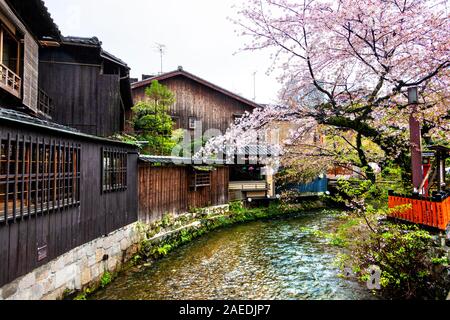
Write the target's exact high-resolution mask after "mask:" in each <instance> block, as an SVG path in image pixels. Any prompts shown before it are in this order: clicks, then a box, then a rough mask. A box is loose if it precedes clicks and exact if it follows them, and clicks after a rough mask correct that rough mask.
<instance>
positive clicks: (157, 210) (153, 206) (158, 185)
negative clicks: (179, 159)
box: [139, 164, 229, 223]
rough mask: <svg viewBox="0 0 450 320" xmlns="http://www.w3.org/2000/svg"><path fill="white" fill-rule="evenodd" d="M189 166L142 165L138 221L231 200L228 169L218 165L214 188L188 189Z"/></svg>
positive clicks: (140, 170) (213, 180)
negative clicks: (229, 196) (229, 197)
mask: <svg viewBox="0 0 450 320" xmlns="http://www.w3.org/2000/svg"><path fill="white" fill-rule="evenodd" d="M189 170H190V168H189V167H183V166H179V167H177V166H167V167H152V166H150V165H148V164H140V165H139V220H140V221H142V222H147V223H149V222H153V221H156V220H158V219H161V218H162V217H163V215H164V214H166V213H171V214H176V215H178V214H183V213H186V212H188V211H189V210H190V209H193V208H203V207H208V206H216V205H222V204H227V203H228V183H229V170H228V168H227V167H219V168H217V169H216V170H215V171H213V172H212V173H211V174H212V176H211V187H204V188H201V189H199V190H198V191H194V190H191V189H190V188H189Z"/></svg>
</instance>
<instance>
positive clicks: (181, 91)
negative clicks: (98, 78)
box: [127, 67, 260, 133]
mask: <svg viewBox="0 0 450 320" xmlns="http://www.w3.org/2000/svg"><path fill="white" fill-rule="evenodd" d="M153 80H158V81H159V82H160V83H162V84H164V85H165V86H167V87H168V88H169V89H170V90H171V91H172V92H174V94H175V99H176V103H175V104H174V105H173V106H172V107H171V108H170V113H171V116H172V118H173V120H174V122H175V123H176V128H177V129H180V128H181V129H186V130H192V131H194V130H195V128H196V122H197V125H198V122H201V125H202V129H203V130H202V131H203V132H205V131H207V130H209V129H218V130H220V131H221V132H222V133H225V131H226V130H227V129H228V127H229V126H230V125H231V124H232V123H233V121H234V120H235V119H236V118H241V117H242V116H243V115H244V114H245V112H252V111H253V110H254V109H255V108H259V107H260V105H258V104H257V103H254V102H253V101H250V100H247V99H245V98H243V97H241V96H239V95H237V94H234V93H232V92H230V91H228V90H225V89H223V88H221V87H219V86H217V85H215V84H212V83H210V82H208V81H206V80H204V79H201V78H200V77H197V76H195V75H193V74H191V73H189V72H187V71H185V70H183V68H181V67H179V69H178V70H176V71H173V72H169V73H165V74H162V75H159V76H154V77H147V78H146V79H144V80H142V81H139V82H134V83H132V84H131V88H132V93H133V98H134V102H135V103H136V102H138V101H143V100H145V99H147V97H146V96H145V89H146V88H147V87H148V86H150V84H151V83H152V81H153ZM127 118H128V119H131V113H129V114H128V115H127Z"/></svg>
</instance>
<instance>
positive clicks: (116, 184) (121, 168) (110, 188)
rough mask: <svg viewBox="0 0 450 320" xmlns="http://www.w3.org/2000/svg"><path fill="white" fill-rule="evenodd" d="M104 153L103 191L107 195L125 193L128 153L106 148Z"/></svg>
mask: <svg viewBox="0 0 450 320" xmlns="http://www.w3.org/2000/svg"><path fill="white" fill-rule="evenodd" d="M102 153H103V156H102V166H103V167H102V186H103V187H102V191H103V192H105V193H106V192H117V191H125V190H126V189H127V159H128V153H127V152H126V151H124V150H119V149H106V148H104V149H103V151H102Z"/></svg>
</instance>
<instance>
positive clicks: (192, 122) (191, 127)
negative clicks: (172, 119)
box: [189, 117, 197, 130]
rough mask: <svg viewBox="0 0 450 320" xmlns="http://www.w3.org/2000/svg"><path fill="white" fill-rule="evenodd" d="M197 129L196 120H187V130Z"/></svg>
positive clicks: (191, 118) (192, 118)
mask: <svg viewBox="0 0 450 320" xmlns="http://www.w3.org/2000/svg"><path fill="white" fill-rule="evenodd" d="M196 127H197V118H194V117H190V118H189V129H191V130H194V129H195V128H196Z"/></svg>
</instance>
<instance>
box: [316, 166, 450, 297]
mask: <svg viewBox="0 0 450 320" xmlns="http://www.w3.org/2000/svg"><path fill="white" fill-rule="evenodd" d="M395 173H396V174H397V175H401V172H400V171H396V170H394V169H392V168H391V169H387V170H385V171H383V172H381V173H380V176H379V177H377V178H378V179H379V180H382V179H386V175H389V176H390V178H391V179H392V178H393V175H395ZM398 181H401V180H398ZM392 188H397V189H401V188H402V184H401V183H397V184H396V185H392V184H390V185H386V184H381V183H372V182H371V181H369V180H341V181H339V182H338V185H337V187H336V190H335V194H334V195H333V196H330V200H333V201H335V202H336V204H338V205H343V206H344V207H345V208H346V211H344V213H341V214H340V218H341V219H342V223H340V224H339V225H338V226H337V227H336V228H335V230H332V231H331V232H316V235H317V236H320V237H325V238H327V239H328V240H329V243H330V245H335V246H338V247H340V248H341V254H340V255H339V258H338V261H337V262H338V265H339V266H340V268H341V269H342V271H343V275H344V276H347V277H350V278H356V279H357V280H358V281H361V282H364V283H367V284H368V287H369V288H371V289H374V290H375V291H374V293H376V294H378V295H380V296H382V297H383V298H387V299H445V298H446V297H447V294H448V290H449V288H450V276H449V275H450V267H449V262H450V261H449V251H448V247H447V248H446V247H445V246H444V245H443V244H444V243H443V239H442V238H441V237H440V235H439V234H437V233H435V232H432V231H428V230H425V229H423V228H420V227H418V226H416V225H406V224H404V223H402V222H399V221H391V220H389V219H388V216H389V209H388V207H387V189H392Z"/></svg>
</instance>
